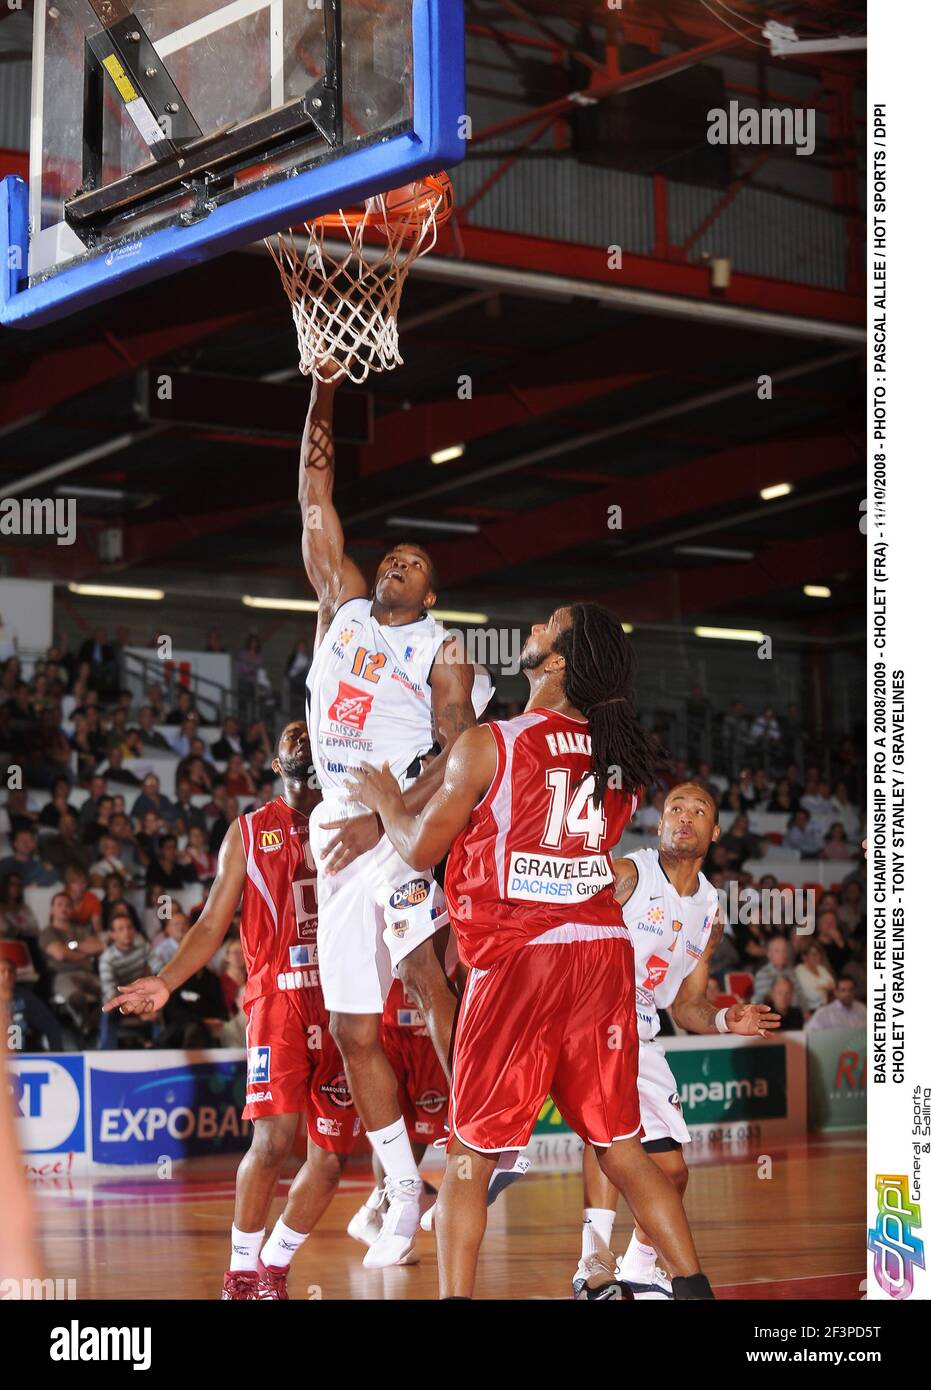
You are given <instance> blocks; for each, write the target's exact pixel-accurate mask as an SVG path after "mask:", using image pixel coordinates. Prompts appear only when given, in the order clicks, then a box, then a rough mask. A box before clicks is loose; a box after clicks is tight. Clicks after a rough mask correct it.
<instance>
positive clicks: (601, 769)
mask: <svg viewBox="0 0 931 1390" xmlns="http://www.w3.org/2000/svg"><path fill="white" fill-rule="evenodd" d="M569 611H570V613H571V615H572V626H571V627H568V628H565V629H564V630H563V632H562V633H560V635H559V637H558V638H557V639H556V642H555V643H554V650H555V651H557V652H558V653H559V654H560V656H562V657H563V658H564V659H565V662H566V697H567V699H568V700H569V701H570V703H571V704H573V705H575V707H576V709H578V710H581V712H582V713H583V714H584V715H585V717H586V719H587V720H588V727H589V732H590V734H591V739H592V775H593V776H594V778H595V790H594V796H593V800H594V803H595V805H596V806H601V805H602V803H603V802H604V794H605V791H606V790H607V787H608V783H609V780H610V781H611V785H612V786H613V787H621V788H623V789H624V790H625V791H627V792H629V793H631V794H632V795H633V794H636V793H637V792H639V791H640V789H641V788H643V787H648V786H650V785H651V784H652V783H653V782H655V781H656V775H657V773H658V772H659V771H660V770H662V769H663V768H665V767H668V766H669V759H668V755H667V754H666V750H665V749H664V748H663V746H662V744H661V743H660V741H659V739H658V738H656V736H655V735H654V734H651V733H648V732H647V730H646V729H644V728H643V727H642V726H641V725H640V724H638V722H637V719H636V716H635V714H634V710H633V704H632V698H633V682H634V677H635V675H636V671H637V661H636V657H635V655H634V649H633V646H632V645H631V643H630V642H629V641H628V638H627V634H626V633H625V632H624V628H623V626H622V625H621V621H620V619H619V618H618V616H617V614H615V613H612V612H611V610H610V609H609V608H605V607H603V606H602V605H601V604H600V603H574V604H572V606H571V608H570V610H569Z"/></svg>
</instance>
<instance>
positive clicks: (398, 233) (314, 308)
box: [265, 174, 453, 390]
mask: <svg viewBox="0 0 931 1390" xmlns="http://www.w3.org/2000/svg"><path fill="white" fill-rule="evenodd" d="M452 209H453V197H452V185H451V184H450V182H449V179H448V177H447V176H446V175H445V174H432V175H430V176H428V177H427V178H425V179H422V180H421V181H420V182H418V183H415V184H409V185H408V186H407V187H406V188H403V189H397V190H394V191H393V192H389V193H382V194H378V195H377V196H376V197H373V198H368V199H367V200H366V202H365V204H364V205H363V206H362V207H360V208H353V209H348V210H346V211H343V210H340V211H339V212H334V213H328V214H327V215H326V216H324V217H317V218H314V219H313V220H312V221H310V222H305V223H304V224H303V226H302V227H298V228H295V227H291V228H290V229H289V230H288V231H286V232H279V233H278V234H277V236H275V237H270V238H268V239H267V240H266V242H265V244H266V246H267V247H268V249H269V251H270V252H271V254H272V257H273V259H274V261H275V263H276V265H277V266H278V271H279V274H280V275H281V282H282V284H283V285H284V288H285V292H286V294H287V296H288V298H289V299H290V301H291V310H292V314H293V317H294V326H295V328H296V329H297V341H298V346H299V348H300V356H301V371H302V372H303V374H304V375H305V376H312V377H313V378H314V379H315V381H323V380H324V379H326V378H329V379H331V380H332V379H334V373H333V364H334V363H335V364H336V365H338V366H339V367H340V368H342V378H339V379H345V378H347V377H348V378H349V380H350V381H354V382H356V383H357V384H358V383H361V382H363V381H365V379H366V377H367V376H368V375H369V372H390V371H393V369H394V368H395V367H399V366H402V365H403V361H404V359H403V358H402V357H401V353H400V348H399V343H398V311H399V309H400V307H401V295H402V293H403V290H404V285H405V282H406V280H407V277H408V274H409V273H410V269H411V266H412V265H413V264H414V262H415V261H416V260H417V259H418V258H419V257H420V256H424V255H426V254H427V253H428V252H429V251H432V250H433V248H434V246H435V245H436V242H437V236H438V231H439V228H440V227H441V226H442V225H443V223H444V222H446V220H447V219H448V218H449V216H450V214H451V212H452ZM324 366H326V367H327V372H326V378H325V377H324V375H323V372H322V368H323V367H324ZM315 390H316V388H315Z"/></svg>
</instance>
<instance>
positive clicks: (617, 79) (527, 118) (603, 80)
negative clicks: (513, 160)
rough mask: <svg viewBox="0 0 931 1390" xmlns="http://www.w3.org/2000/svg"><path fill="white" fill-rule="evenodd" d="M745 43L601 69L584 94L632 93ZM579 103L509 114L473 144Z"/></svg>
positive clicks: (562, 100) (731, 40)
mask: <svg viewBox="0 0 931 1390" xmlns="http://www.w3.org/2000/svg"><path fill="white" fill-rule="evenodd" d="M744 42H745V40H744V39H743V38H741V37H740V36H739V35H737V34H733V33H731V34H728V35H727V36H726V37H724V38H716V39H713V40H712V41H711V42H710V43H705V44H701V45H700V46H699V47H698V48H689V49H686V50H685V51H684V52H683V53H674V54H672V55H670V56H669V57H668V58H661V59H660V61H659V62H657V63H650V64H649V65H648V66H647V67H645V68H638V69H637V71H636V72H625V73H612V72H611V71H610V69H609V68H599V69H598V70H597V71H596V72H594V73H593V74H592V79H591V81H590V82H589V84H588V86H587V87H586V88H585V90H584V92H583V93H582V95H583V96H585V97H586V98H587V99H591V100H592V101H601V100H602V99H603V98H604V97H609V96H617V95H619V94H620V93H623V92H632V91H635V90H636V88H638V87H646V86H648V85H649V84H650V83H651V82H661V81H662V80H663V79H664V78H666V77H673V76H674V75H675V74H676V73H677V72H683V71H685V69H686V68H691V67H695V66H696V64H698V63H703V62H704V61H705V59H707V58H712V57H714V55H715V54H716V53H723V52H725V51H726V50H727V49H730V48H736V47H737V45H738V44H742V43H744ZM575 106H576V102H575V101H574V100H573V98H572V97H571V96H566V97H559V98H557V99H556V100H555V101H549V102H546V103H545V104H544V105H543V106H535V107H532V108H531V109H530V110H529V111H520V112H518V113H517V114H516V115H514V116H509V117H508V118H507V120H504V121H496V122H495V123H494V124H493V125H490V126H486V127H485V129H484V130H480V131H478V133H477V134H475V135H474V136H473V137H472V141H471V144H472V146H473V147H475V146H476V145H481V144H482V143H483V142H484V141H486V140H491V139H493V138H495V137H496V136H498V135H504V134H505V133H506V132H507V131H509V130H518V129H519V128H520V127H521V126H524V125H531V124H532V123H533V122H534V121H541V120H542V119H543V118H544V116H550V117H556V116H561V115H563V114H564V113H565V112H567V111H572V110H574V108H575Z"/></svg>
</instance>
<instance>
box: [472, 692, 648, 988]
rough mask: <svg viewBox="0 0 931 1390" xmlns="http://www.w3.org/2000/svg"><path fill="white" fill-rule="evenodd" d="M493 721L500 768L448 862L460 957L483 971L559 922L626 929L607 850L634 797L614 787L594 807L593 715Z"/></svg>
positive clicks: (555, 936) (552, 931)
mask: <svg viewBox="0 0 931 1390" xmlns="http://www.w3.org/2000/svg"><path fill="white" fill-rule="evenodd" d="M487 727H488V728H489V729H490V730H491V732H492V734H493V736H494V739H495V744H496V749H497V754H498V766H497V770H496V772H495V776H494V780H493V781H492V784H491V786H490V787H489V789H488V791H487V792H486V794H485V796H484V797H483V799H482V800H481V801H480V802H479V804H478V805H477V806H476V808H475V810H474V811H473V812H472V816H471V819H470V821H469V824H468V825H467V826H466V828H465V830H463V831H462V833H461V834H460V835H459V836H458V838H457V839H456V840H455V842H454V844H453V847H452V849H451V850H450V853H449V862H448V864H447V868H446V896H447V901H448V905H449V913H450V917H451V918H452V921H453V925H454V926H455V930H456V938H457V941H458V943H459V954H460V956H461V958H462V960H463V961H465V963H466V964H467V965H470V966H475V967H477V968H478V969H483V970H484V969H486V968H487V967H488V966H490V965H493V964H495V962H497V961H499V960H503V959H504V958H505V957H506V956H509V955H511V954H512V953H513V952H514V951H516V950H518V949H519V948H520V947H521V946H523V945H525V944H526V943H527V942H529V941H532V940H534V939H535V938H537V937H540V936H543V935H548V939H551V940H553V941H556V940H559V939H560V935H559V929H560V928H561V927H571V928H573V929H574V928H578V927H582V928H584V927H587V926H592V927H595V928H598V927H618V928H620V929H621V930H623V926H622V920H623V919H622V916H621V909H620V907H619V906H618V904H617V902H616V901H615V897H614V893H615V884H614V869H613V866H612V863H611V850H612V849H613V848H614V846H615V845H616V844H617V842H618V841H619V840H620V838H621V835H622V833H623V831H624V827H625V826H626V824H627V822H628V821H629V820H630V817H631V816H632V815H633V813H634V811H635V810H636V806H637V798H636V797H635V796H631V795H630V794H629V793H628V792H626V791H622V790H620V789H614V788H612V787H610V786H609V787H608V789H607V791H606V792H605V796H604V802H603V804H602V805H601V806H600V807H598V806H595V804H594V801H593V799H592V790H593V786H594V781H593V778H592V775H591V761H592V760H591V737H590V734H589V731H588V722H587V721H586V720H579V719H572V718H570V717H569V716H568V715H564V714H557V713H555V712H554V711H553V710H548V709H537V710H533V711H531V712H530V713H528V714H522V715H519V716H518V718H516V719H509V720H507V721H503V722H500V723H497V722H496V723H492V724H489V725H488V726H487ZM576 934H577V933H575V932H574V931H573V933H571V935H576ZM594 934H597V932H596V933H594ZM567 939H570V937H569V935H567Z"/></svg>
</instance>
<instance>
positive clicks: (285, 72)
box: [0, 0, 466, 327]
mask: <svg viewBox="0 0 931 1390" xmlns="http://www.w3.org/2000/svg"><path fill="white" fill-rule="evenodd" d="M462 9H463V7H462V0H135V3H133V0H57V3H55V4H49V3H46V2H45V0H36V5H35V30H34V58H33V92H32V122H31V129H32V135H31V148H30V166H29V181H28V185H27V184H26V183H24V181H23V180H21V179H15V178H14V179H6V180H4V182H3V185H2V197H0V253H2V254H3V256H4V260H3V266H2V270H0V320H2V322H4V323H6V324H10V325H21V326H26V327H29V326H33V325H38V324H40V323H45V322H48V321H50V320H52V319H55V318H61V317H63V316H65V315H67V314H70V313H74V312H76V311H77V310H78V309H81V308H86V307H87V306H88V305H89V304H92V303H94V302H96V301H99V300H101V299H105V298H107V297H109V296H111V295H114V294H117V293H120V292H121V291H123V290H125V289H129V288H132V287H133V286H135V285H139V284H142V283H145V282H146V281H147V280H152V279H155V278H157V277H160V276H164V275H168V274H171V273H172V271H173V270H177V269H181V268H183V267H185V266H187V265H190V264H192V263H194V262H196V261H199V260H204V259H207V258H209V257H211V256H216V255H219V254H221V253H222V252H224V251H227V250H230V249H232V248H234V247H236V246H240V245H243V244H246V243H248V242H250V241H254V240H256V239H258V238H260V237H263V236H267V235H269V234H271V233H273V232H276V231H280V230H282V229H283V228H285V227H287V226H289V225H291V224H292V223H295V222H298V221H304V220H306V219H308V218H311V217H313V216H315V215H317V214H319V213H324V212H329V211H332V210H333V209H335V208H337V207H340V206H345V205H349V204H352V203H356V202H358V201H359V200H360V199H362V198H365V197H368V196H369V195H371V194H373V193H376V192H381V191H383V190H385V189H387V188H391V187H394V186H397V185H400V184H405V183H407V182H409V181H410V180H412V179H415V178H418V177H420V176H422V175H423V174H426V173H431V172H435V171H437V170H439V169H441V168H444V167H448V166H449V165H451V164H455V163H457V162H458V161H459V160H460V159H461V158H462V157H463V154H464V152H465V148H466V147H465V142H464V139H463V131H462V115H463V112H464V109H465V74H464V67H465V54H464V37H463V31H464V21H463V13H462Z"/></svg>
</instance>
